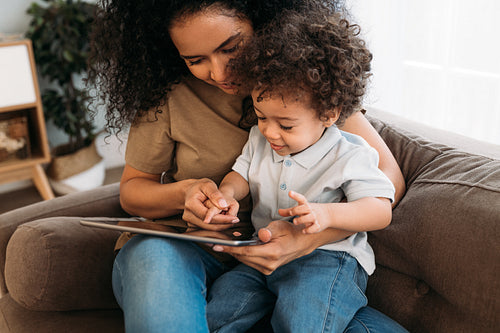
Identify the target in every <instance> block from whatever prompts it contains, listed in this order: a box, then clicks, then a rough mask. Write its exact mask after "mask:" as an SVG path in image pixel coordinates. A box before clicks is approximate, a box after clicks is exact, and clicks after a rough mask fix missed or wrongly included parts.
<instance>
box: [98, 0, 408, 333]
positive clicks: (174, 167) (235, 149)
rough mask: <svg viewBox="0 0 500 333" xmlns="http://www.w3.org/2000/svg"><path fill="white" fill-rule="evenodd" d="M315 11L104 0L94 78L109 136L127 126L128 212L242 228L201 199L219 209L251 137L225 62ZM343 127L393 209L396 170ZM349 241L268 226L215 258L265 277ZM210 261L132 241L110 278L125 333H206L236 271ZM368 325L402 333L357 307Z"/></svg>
mask: <svg viewBox="0 0 500 333" xmlns="http://www.w3.org/2000/svg"><path fill="white" fill-rule="evenodd" d="M312 6H325V8H324V10H330V11H333V10H334V9H335V8H334V5H333V4H332V5H330V6H329V7H328V6H327V5H326V4H323V2H322V1H318V3H316V2H313V1H305V0H301V1H299V0H295V1H294V0H290V1H267V0H266V1H264V0H263V1H222V0H213V1H190V0H179V1H160V0H149V1H144V2H136V1H103V3H102V7H103V11H102V12H101V13H100V15H99V17H98V19H97V21H96V29H95V31H94V35H93V55H92V59H93V60H94V61H95V62H94V63H95V64H96V66H95V67H94V68H93V69H92V70H91V72H90V79H91V80H92V81H95V82H99V83H100V84H101V85H102V91H101V94H102V96H101V97H103V98H104V100H106V101H107V102H108V104H109V108H108V111H107V120H108V128H110V129H111V130H115V131H120V130H122V129H123V127H124V126H126V125H128V124H129V123H132V126H131V129H130V134H129V139H128V145H127V152H126V165H125V168H124V172H123V175H122V180H121V186H120V200H121V204H122V207H123V208H124V209H125V210H126V211H128V212H129V213H130V214H132V215H139V216H143V217H147V218H164V217H171V216H175V215H177V214H182V217H183V219H184V220H185V221H187V222H188V224H192V225H197V226H200V227H202V228H204V229H209V230H222V229H226V228H228V227H231V226H232V225H233V224H234V223H236V222H238V221H239V219H241V220H243V219H244V217H245V216H244V215H241V216H239V219H235V218H234V217H225V218H224V217H220V218H219V219H218V220H215V221H214V222H215V223H211V224H206V223H203V221H202V220H203V218H204V216H205V213H206V208H205V205H204V204H203V202H204V201H205V200H207V199H209V200H211V201H212V202H214V203H216V204H218V205H220V206H225V203H224V202H223V201H221V200H222V196H221V194H220V193H219V192H218V191H217V185H216V184H217V183H218V182H219V181H220V180H221V179H222V177H223V176H224V175H225V174H226V173H227V172H228V171H229V170H230V167H231V165H232V163H233V162H234V159H235V158H236V157H237V156H238V155H239V153H240V152H241V148H242V147H243V144H244V143H245V141H246V139H247V137H248V132H247V130H246V128H247V127H245V126H244V124H243V123H244V121H243V120H244V117H243V113H244V112H243V110H246V108H245V107H244V106H245V104H246V101H247V100H248V99H246V98H245V96H239V95H238V94H237V92H238V89H237V88H238V86H237V78H236V79H235V80H233V79H231V78H230V73H229V72H228V70H227V63H228V61H229V60H230V59H231V58H232V57H234V55H235V54H237V52H238V50H239V48H240V46H241V45H242V44H243V43H245V40H247V39H249V38H251V37H252V35H253V32H254V31H256V30H258V29H260V28H261V27H262V26H263V25H265V24H266V23H267V22H269V20H271V19H272V18H273V17H274V16H275V15H276V14H277V13H279V12H280V11H281V10H282V9H283V8H292V9H295V10H300V11H304V12H307V11H308V9H311V7H312ZM342 129H343V130H346V131H349V132H352V133H355V134H358V135H361V136H362V137H364V138H365V140H367V141H368V143H369V144H370V145H372V146H373V147H374V148H375V149H376V150H377V151H378V152H379V155H380V165H379V167H380V169H381V170H382V171H383V172H384V173H385V174H386V175H387V176H388V177H389V178H390V179H391V181H392V182H393V183H394V185H395V188H396V200H395V201H397V200H398V199H399V198H401V196H402V194H403V192H404V182H403V179H402V175H401V172H400V170H399V168H398V166H397V164H396V162H395V160H394V158H393V157H392V154H391V153H390V151H389V149H388V148H387V146H386V145H385V144H384V142H383V141H382V139H381V138H380V137H379V136H378V134H377V133H376V131H375V130H374V129H373V128H372V127H371V126H370V124H369V123H368V122H367V120H366V119H365V118H364V116H363V115H362V114H361V113H360V112H357V113H356V114H355V115H353V116H351V117H350V118H349V119H348V120H347V121H346V122H345V124H344V126H343V128H342ZM164 171H165V174H164V177H163V180H165V179H166V181H163V182H164V183H165V184H162V182H161V181H160V180H162V173H163V172H164ZM243 206H244V204H242V208H243ZM247 207H248V205H247ZM242 210H243V209H242ZM348 235H349V233H348V232H345V231H343V230H334V229H329V230H326V231H323V232H321V233H318V234H314V235H305V234H303V233H302V232H300V230H298V229H297V228H295V227H294V226H293V225H292V224H290V223H286V222H283V221H274V222H272V223H271V224H270V225H269V227H268V228H267V230H266V231H265V232H261V233H260V237H261V240H262V241H264V242H266V244H264V245H260V246H253V247H242V248H224V247H223V248H217V249H218V250H219V251H222V252H226V253H228V254H231V255H232V256H233V257H235V258H236V259H238V260H239V261H240V262H243V263H245V264H247V265H248V266H251V267H253V268H255V269H257V270H259V271H261V272H263V273H264V274H271V273H272V272H273V271H274V270H275V269H276V268H277V267H279V266H281V265H283V264H285V263H287V262H290V261H292V260H294V259H297V258H300V257H302V256H304V255H306V254H308V253H310V252H312V251H313V250H315V249H316V248H318V247H319V246H321V245H324V244H327V243H330V242H333V241H336V240H339V239H343V238H345V237H346V236H348ZM209 252H210V251H206V250H203V249H202V248H201V247H199V246H197V245H196V244H193V243H190V242H182V241H175V240H168V239H158V238H153V237H140V236H136V237H133V238H132V239H131V240H130V241H128V242H127V243H126V244H125V245H124V246H123V248H122V249H121V250H120V252H119V254H118V256H117V258H116V260H115V265H114V269H113V288H114V292H115V295H116V298H117V300H118V302H119V304H120V306H121V307H122V309H123V311H124V316H125V326H126V329H127V331H128V332H133V331H137V332H153V331H158V332H166V331H172V332H181V331H183V332H199V331H200V332H203V331H207V323H206V315H205V305H206V294H207V289H208V288H209V286H210V285H211V283H212V282H213V281H214V280H215V279H217V277H218V276H220V275H221V274H222V273H223V272H225V271H227V270H228V269H231V263H228V262H227V261H226V260H223V259H222V260H217V259H216V257H221V256H217V255H213V253H209ZM219 259H220V258H219ZM291 315H293V314H291ZM370 325H372V326H374V327H375V328H378V329H379V330H380V331H385V332H387V331H388V330H389V329H391V330H396V329H401V328H400V327H399V326H398V325H397V324H396V323H394V322H392V321H391V320H390V319H388V318H386V317H384V316H383V315H382V314H380V313H378V312H376V311H375V310H373V309H370V308H364V309H362V310H360V311H359V312H358V314H357V315H356V317H355V319H354V320H353V321H352V322H351V325H350V326H349V329H356V328H359V327H366V326H370Z"/></svg>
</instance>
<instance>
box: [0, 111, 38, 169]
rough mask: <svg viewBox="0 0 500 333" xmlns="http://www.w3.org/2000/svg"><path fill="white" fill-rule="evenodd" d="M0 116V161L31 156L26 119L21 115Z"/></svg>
mask: <svg viewBox="0 0 500 333" xmlns="http://www.w3.org/2000/svg"><path fill="white" fill-rule="evenodd" d="M2 118H4V117H0V162H4V161H7V160H10V159H19V160H23V159H26V158H28V157H30V156H31V150H30V140H29V133H28V119H27V117H26V116H23V115H14V114H12V115H11V114H7V117H6V119H2Z"/></svg>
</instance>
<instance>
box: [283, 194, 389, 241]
mask: <svg viewBox="0 0 500 333" xmlns="http://www.w3.org/2000/svg"><path fill="white" fill-rule="evenodd" d="M288 195H289V196H290V198H292V199H293V200H295V201H297V202H298V205H297V206H295V207H291V208H286V209H280V210H279V214H280V215H281V216H296V217H295V218H294V219H293V223H294V224H296V225H298V224H304V226H305V228H304V230H303V232H304V233H315V232H320V231H323V230H325V229H326V228H335V229H341V230H346V231H352V232H360V231H370V230H378V229H383V228H385V227H387V226H388V225H389V224H390V223H391V219H392V208H391V201H390V200H389V199H387V198H375V197H367V198H362V199H359V200H356V201H351V202H345V203H344V202H341V203H309V201H307V199H306V198H305V197H304V196H303V195H302V194H300V193H297V192H294V191H290V192H289V194H288Z"/></svg>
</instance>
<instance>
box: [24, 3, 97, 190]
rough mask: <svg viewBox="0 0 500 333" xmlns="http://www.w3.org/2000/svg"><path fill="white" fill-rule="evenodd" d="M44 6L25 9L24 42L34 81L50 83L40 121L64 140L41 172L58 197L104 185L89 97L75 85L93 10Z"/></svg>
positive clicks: (81, 71)
mask: <svg viewBox="0 0 500 333" xmlns="http://www.w3.org/2000/svg"><path fill="white" fill-rule="evenodd" d="M44 2H46V3H47V4H46V6H40V5H39V4H38V3H35V2H34V3H32V4H31V6H30V8H29V9H28V11H27V12H28V14H29V15H31V16H32V20H31V22H30V27H29V30H28V32H27V33H26V37H27V38H30V39H31V41H32V43H33V51H34V54H35V61H36V63H37V67H38V71H39V74H40V76H41V77H42V78H44V79H46V81H48V82H49V83H50V87H46V88H44V89H42V103H43V109H44V114H45V117H46V118H47V120H51V121H52V122H53V124H54V125H55V126H56V127H58V128H59V129H61V130H62V131H64V132H65V133H66V134H67V136H68V138H69V139H68V140H69V142H68V143H67V144H65V145H61V146H59V147H56V148H55V149H53V150H52V155H53V159H52V161H51V163H50V164H49V167H48V169H47V174H48V176H49V179H50V180H51V184H52V186H53V187H54V190H55V191H56V192H59V193H62V194H64V193H68V192H72V191H74V190H83V189H88V188H92V187H96V186H99V185H102V182H103V180H104V162H103V161H102V157H101V156H99V155H98V153H97V149H96V147H95V143H94V138H95V136H96V132H95V127H94V125H93V123H92V119H91V117H90V114H89V112H88V100H89V95H88V93H87V91H86V90H85V89H81V88H79V87H78V84H77V82H81V77H82V75H85V73H86V69H87V59H88V52H89V40H88V37H89V33H90V29H91V24H92V21H93V18H94V15H95V12H96V6H97V5H95V4H92V3H87V2H82V1H80V0H76V1H72V0H44ZM96 164H97V167H94V165H96ZM93 168H94V169H98V170H96V172H97V174H96V172H93ZM89 171H90V175H95V176H96V177H95V178H96V179H95V180H94V181H92V180H89V179H88V178H87V176H88V175H86V174H88V173H89ZM82 173H83V175H82ZM75 177H76V178H75Z"/></svg>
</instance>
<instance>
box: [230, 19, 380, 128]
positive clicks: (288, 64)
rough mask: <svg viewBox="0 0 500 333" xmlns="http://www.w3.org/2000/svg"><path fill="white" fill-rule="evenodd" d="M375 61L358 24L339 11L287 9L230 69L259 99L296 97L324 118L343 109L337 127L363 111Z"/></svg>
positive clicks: (259, 33) (235, 60)
mask: <svg viewBox="0 0 500 333" xmlns="http://www.w3.org/2000/svg"><path fill="white" fill-rule="evenodd" d="M371 60H372V54H371V53H370V51H369V50H368V49H367V48H366V46H365V42H364V41H363V40H362V39H361V38H360V37H359V26H357V25H351V24H350V23H349V22H348V20H347V19H345V18H343V17H342V16H341V15H340V14H339V13H336V14H333V15H325V13H324V12H321V11H314V10H311V11H309V12H308V13H307V15H303V13H299V12H297V11H292V10H286V11H283V12H282V14H281V15H280V16H279V17H278V18H277V19H276V20H273V21H272V22H271V23H270V24H269V25H267V26H266V27H265V28H263V29H261V30H259V31H258V32H257V33H256V35H255V37H254V38H253V39H252V40H251V41H249V42H248V43H247V44H246V45H245V46H244V47H243V48H242V51H241V53H240V55H239V56H238V57H237V58H236V59H233V60H232V61H231V63H230V65H231V70H232V72H233V74H234V75H235V77H236V78H237V79H238V82H242V88H241V89H242V90H243V91H248V90H250V91H251V90H253V89H256V91H259V92H260V94H259V98H266V97H269V96H273V97H276V96H278V97H279V98H296V99H298V100H301V101H304V102H306V103H309V104H308V105H310V107H311V108H313V109H314V110H316V111H317V112H318V116H319V117H320V119H322V118H324V117H325V116H326V115H327V114H328V113H329V112H331V111H332V110H334V109H335V108H339V109H338V110H339V111H340V117H339V119H338V121H337V124H342V122H343V121H344V120H345V119H346V118H348V117H349V116H350V115H351V114H352V113H353V112H355V111H357V110H359V108H360V107H361V103H362V97H363V95H364V94H365V90H366V86H367V82H368V78H369V77H370V75H371V74H370V62H371Z"/></svg>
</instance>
